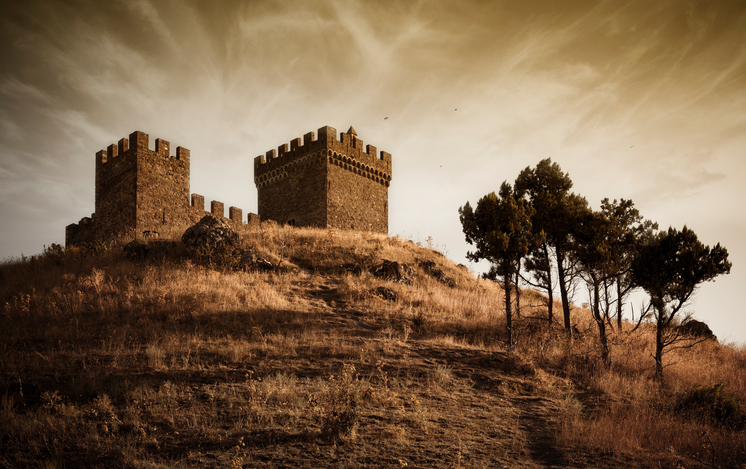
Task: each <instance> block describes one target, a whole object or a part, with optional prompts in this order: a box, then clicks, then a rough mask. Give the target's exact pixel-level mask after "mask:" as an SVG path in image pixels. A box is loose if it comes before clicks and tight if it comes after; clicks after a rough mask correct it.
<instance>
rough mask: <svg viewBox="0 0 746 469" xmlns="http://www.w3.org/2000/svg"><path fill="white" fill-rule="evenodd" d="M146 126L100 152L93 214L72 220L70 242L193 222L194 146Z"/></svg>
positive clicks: (67, 235) (67, 240)
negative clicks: (173, 142)
mask: <svg viewBox="0 0 746 469" xmlns="http://www.w3.org/2000/svg"><path fill="white" fill-rule="evenodd" d="M149 140H150V138H149V137H148V134H146V133H144V132H140V131H136V132H132V133H131V134H130V136H129V139H126V138H123V139H121V140H119V143H118V144H112V145H109V146H108V148H107V149H106V150H101V151H99V152H98V153H96V203H95V207H96V208H95V213H94V214H93V215H92V216H91V218H84V219H83V220H81V222H80V223H78V224H72V225H69V226H68V227H67V229H66V231H65V243H66V244H68V245H70V244H80V243H85V242H92V241H95V240H108V239H113V238H116V237H120V236H130V235H139V234H143V233H152V234H153V235H158V234H159V233H163V232H165V231H168V230H170V229H171V227H174V226H180V225H184V224H187V223H189V221H190V219H189V213H190V209H191V206H190V202H189V150H187V149H185V148H181V147H178V148H176V156H171V154H170V144H169V142H167V141H165V140H162V139H160V138H157V139H156V140H155V151H153V150H150V149H149V148H148V145H149Z"/></svg>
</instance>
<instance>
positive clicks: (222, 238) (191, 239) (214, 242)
mask: <svg viewBox="0 0 746 469" xmlns="http://www.w3.org/2000/svg"><path fill="white" fill-rule="evenodd" d="M181 241H182V242H183V243H184V244H186V245H187V248H188V249H190V250H207V251H215V250H221V249H225V248H227V247H233V246H236V245H237V244H238V233H236V232H235V231H234V230H233V229H232V228H231V227H230V225H228V223H226V222H225V221H223V220H220V219H218V218H216V217H214V216H212V215H205V216H204V217H202V219H201V220H200V221H198V222H197V223H196V224H194V225H193V226H190V227H189V228H187V230H186V231H185V232H184V234H183V235H182V236H181Z"/></svg>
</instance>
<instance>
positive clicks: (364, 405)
mask: <svg viewBox="0 0 746 469" xmlns="http://www.w3.org/2000/svg"><path fill="white" fill-rule="evenodd" d="M157 243H160V244H159V247H158V248H157V249H155V248H154V249H151V250H147V249H146V250H144V251H143V252H145V254H144V255H143V256H140V255H138V256H134V257H133V256H128V255H126V254H125V252H124V250H123V243H119V244H117V243H114V244H112V245H105V246H104V245H101V246H90V247H85V248H70V249H66V250H63V249H61V248H59V247H52V248H50V249H48V250H47V251H46V252H45V253H44V254H42V255H40V256H36V257H33V258H27V259H25V260H19V261H12V262H6V263H4V264H3V265H1V266H0V276H1V277H0V278H2V279H3V282H1V283H0V308H1V309H0V328H2V331H3V334H2V336H0V350H2V353H0V385H1V386H0V466H2V467H29V466H30V467H37V466H38V467H50V468H51V467H57V468H62V467H92V466H98V467H100V466H108V467H195V466H200V467H280V466H295V467H326V466H340V467H353V466H354V467H360V466H367V467H391V466H394V467H405V466H409V467H506V466H507V467H550V466H552V467H588V466H592V467H630V466H634V467H671V468H673V467H677V464H681V465H683V466H684V467H688V468H691V467H695V468H696V467H702V468H704V467H737V466H738V465H742V464H744V463H746V436H744V432H743V415H744V414H743V408H744V402H745V401H746V350H745V349H744V348H743V347H737V346H732V345H727V344H720V343H717V342H716V341H712V340H710V341H707V342H704V343H701V344H699V345H697V346H696V347H693V348H691V349H672V350H670V351H669V352H668V355H667V357H669V360H670V361H669V362H668V367H667V368H666V376H665V379H664V380H663V381H662V382H658V381H656V380H655V379H654V378H655V367H654V362H652V361H651V360H650V358H649V357H650V355H651V354H652V353H654V348H655V324H653V323H645V322H644V323H642V324H641V326H640V327H639V328H638V329H637V330H635V331H634V332H632V329H633V328H632V327H625V328H623V329H622V330H618V328H617V329H613V330H611V331H610V332H609V339H610V341H611V342H612V343H613V344H614V353H615V355H614V361H613V363H612V365H611V366H610V367H609V368H605V367H604V366H602V365H601V363H600V360H599V358H598V357H599V353H598V348H597V347H598V344H597V339H596V335H595V334H593V333H592V332H591V331H593V330H594V329H593V328H595V322H594V320H593V318H592V316H591V315H590V313H589V312H588V311H585V310H582V309H574V310H573V316H572V318H573V326H574V327H575V328H576V329H577V333H576V334H574V335H573V337H568V336H567V335H566V334H564V333H563V332H562V330H561V328H560V329H559V330H558V329H553V328H550V327H548V326H547V323H546V321H544V320H540V321H537V320H535V319H534V318H533V317H531V316H526V315H522V316H516V317H514V330H515V337H514V340H515V346H514V349H513V354H512V355H508V354H507V353H506V348H505V344H506V336H505V320H506V318H505V307H504V297H503V291H502V289H501V288H500V286H499V285H498V284H496V283H494V282H491V281H485V280H481V279H476V278H474V277H472V276H471V275H470V274H469V273H468V272H466V271H465V270H464V269H462V268H459V267H457V266H456V265H454V264H452V263H451V262H450V261H448V260H447V259H445V258H444V257H443V256H442V255H440V254H438V253H436V252H434V251H432V250H431V249H428V248H427V247H420V246H416V245H415V244H414V243H412V242H410V241H407V240H404V239H401V238H397V237H386V236H384V235H378V234H369V233H359V232H352V231H337V230H315V229H306V228H282V229H278V227H277V226H276V225H265V226H264V227H263V228H262V230H261V231H259V230H257V232H256V233H255V234H254V235H252V236H247V237H246V238H245V239H242V240H240V242H239V246H238V248H237V249H238V250H237V252H240V253H241V255H243V253H245V252H246V251H247V250H249V251H252V252H254V253H256V254H257V256H259V257H262V258H265V259H268V260H269V261H270V263H271V264H272V265H273V266H278V265H279V268H273V269H271V270H263V269H261V268H259V267H258V266H257V264H256V263H254V264H252V263H248V264H247V263H241V262H232V261H230V262H222V261H221V262H219V263H217V262H206V263H204V264H197V263H195V261H193V260H190V258H189V256H188V253H186V251H185V249H184V248H183V246H181V245H180V244H179V243H169V242H165V241H159V242H157ZM148 244H150V245H152V246H154V245H155V244H156V243H155V242H153V241H150V242H148ZM154 253H156V254H154ZM231 255H233V254H231ZM236 255H237V254H236ZM280 259H282V262H279V261H280ZM384 260H388V261H392V262H398V263H399V264H400V265H406V266H408V268H409V269H411V273H410V274H408V275H407V277H408V278H409V280H410V281H409V283H405V282H401V281H396V280H394V279H386V278H382V277H376V276H374V275H373V274H372V273H371V272H373V271H374V270H375V269H376V267H378V266H380V265H381V264H382V263H383V261H384ZM433 272H441V273H442V274H444V275H445V276H446V277H447V278H449V279H451V280H452V281H453V284H449V283H445V282H443V281H442V278H441V279H440V280H439V278H440V277H441V276H440V274H438V275H437V276H436V275H434V274H433ZM436 277H438V278H436ZM379 288H384V289H385V290H379ZM381 291H385V292H387V293H386V295H383V294H381V293H379V292H381ZM388 292H391V293H393V295H390V294H389V293H388ZM522 301H523V302H527V304H526V307H525V308H523V307H522V308H523V309H524V310H529V309H530V310H531V311H533V312H534V313H535V315H536V316H537V317H546V314H547V313H546V306H545V301H546V299H545V298H544V297H542V296H540V295H538V294H536V293H535V292H531V291H526V292H524V294H523V295H522ZM557 307H558V308H560V307H561V305H559V306H557ZM542 308H544V309H542Z"/></svg>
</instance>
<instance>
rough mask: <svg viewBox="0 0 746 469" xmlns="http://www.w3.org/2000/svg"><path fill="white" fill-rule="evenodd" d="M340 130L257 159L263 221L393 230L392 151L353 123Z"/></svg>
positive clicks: (310, 135) (307, 136)
mask: <svg viewBox="0 0 746 469" xmlns="http://www.w3.org/2000/svg"><path fill="white" fill-rule="evenodd" d="M336 134H337V131H336V130H335V129H334V128H332V127H329V126H325V127H322V128H320V129H318V139H316V138H315V137H314V134H313V132H309V133H307V134H305V135H304V136H303V143H301V139H300V138H296V139H294V140H291V141H290V146H289V147H288V144H284V145H280V146H279V147H278V149H277V150H276V151H275V150H270V151H268V152H267V153H266V155H265V156H257V157H256V158H254V182H255V183H256V187H257V191H258V196H259V217H260V218H261V219H262V220H265V219H271V220H275V221H277V222H279V223H288V224H292V225H297V226H317V227H322V228H332V227H333V228H343V229H355V230H367V231H374V232H379V233H388V187H389V183H390V182H391V155H390V154H389V153H386V152H384V151H381V152H380V154H379V153H378V152H377V150H376V147H374V146H372V145H365V147H363V141H362V140H360V139H359V138H358V136H357V132H355V129H353V128H352V127H350V129H349V130H348V131H347V132H346V133H341V134H340V135H339V139H337V135H336ZM363 148H364V149H363Z"/></svg>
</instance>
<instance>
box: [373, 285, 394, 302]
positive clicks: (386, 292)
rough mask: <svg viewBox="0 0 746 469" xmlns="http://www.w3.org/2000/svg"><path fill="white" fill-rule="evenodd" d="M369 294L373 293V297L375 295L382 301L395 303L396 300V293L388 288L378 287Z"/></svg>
mask: <svg viewBox="0 0 746 469" xmlns="http://www.w3.org/2000/svg"><path fill="white" fill-rule="evenodd" d="M371 293H373V294H374V295H376V296H377V297H379V298H381V299H383V300H386V301H390V302H392V303H396V300H397V296H396V292H395V291H394V290H392V289H390V288H386V287H378V288H375V289H373V290H371Z"/></svg>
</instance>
